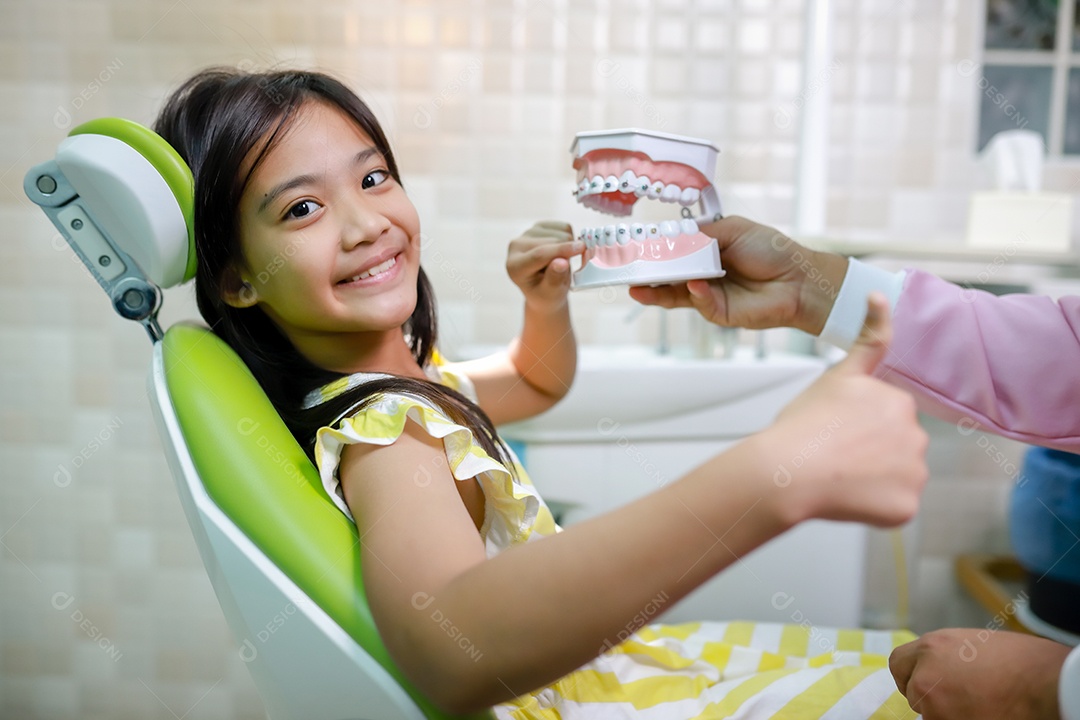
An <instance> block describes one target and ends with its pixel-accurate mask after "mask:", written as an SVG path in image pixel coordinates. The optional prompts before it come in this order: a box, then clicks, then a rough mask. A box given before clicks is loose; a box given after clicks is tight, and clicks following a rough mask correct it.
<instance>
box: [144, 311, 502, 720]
mask: <svg viewBox="0 0 1080 720" xmlns="http://www.w3.org/2000/svg"><path fill="white" fill-rule="evenodd" d="M162 342H163V348H162V349H163V360H164V370H165V377H166V383H167V385H168V388H169V395H170V397H171V399H172V401H173V404H174V406H175V408H176V414H177V418H178V420H179V424H180V428H181V431H182V432H183V435H184V439H185V441H186V442H187V445H188V448H189V450H190V452H191V456H192V459H193V461H194V464H195V468H196V470H197V471H198V473H199V476H200V477H201V478H202V481H203V484H204V485H205V487H206V491H207V493H208V494H209V496H210V497H211V498H212V499H213V500H214V502H215V503H217V505H218V506H219V507H220V508H221V510H222V511H223V512H224V513H225V514H226V515H227V516H228V517H229V518H230V519H231V520H232V521H233V522H234V523H236V525H237V527H239V528H240V530H241V531H243V532H244V533H245V534H246V535H247V536H248V537H249V538H250V539H251V540H252V542H254V543H255V545H256V546H258V548H259V549H260V550H262V551H263V552H264V553H265V554H266V556H267V557H268V558H269V559H270V560H271V561H273V562H274V563H275V564H276V565H277V566H278V567H279V568H280V569H281V570H282V571H283V572H284V573H285V575H287V576H288V577H289V578H290V579H291V580H292V581H293V582H295V583H296V585H297V586H298V587H299V588H300V589H301V590H303V591H304V592H305V593H307V595H308V596H309V597H310V598H311V599H312V600H313V601H314V602H315V603H316V604H318V605H319V607H321V608H322V609H323V610H324V611H325V612H326V614H327V615H329V616H330V617H331V618H332V619H333V620H334V621H335V622H337V623H338V624H339V625H340V626H341V627H342V628H343V629H344V630H345V632H347V633H348V634H349V635H350V636H351V637H352V638H353V639H354V640H356V642H357V643H358V644H359V645H360V646H361V647H362V648H364V650H366V651H367V652H368V654H369V655H371V656H372V657H373V658H374V659H375V660H376V661H377V662H378V663H379V664H380V665H382V666H383V667H384V668H385V669H386V670H387V671H388V672H389V673H390V674H391V675H392V676H393V677H394V678H395V679H397V680H398V682H399V683H401V685H402V687H403V688H404V689H405V690H406V691H407V692H408V693H409V695H410V696H411V697H412V698H413V700H414V701H415V702H416V704H417V705H419V706H420V708H421V709H422V711H423V712H424V714H425V715H426V716H427V717H428V718H433V719H441V718H448V717H449V716H447V715H446V714H445V713H442V712H440V711H439V710H438V709H436V708H435V707H434V706H433V705H432V704H431V702H430V701H429V700H428V699H427V698H425V697H424V696H423V695H421V694H420V693H419V692H418V691H417V690H416V689H415V688H414V687H413V686H412V685H411V684H410V683H409V682H408V681H407V680H406V679H405V678H404V676H403V675H402V674H401V672H400V671H399V670H398V669H397V667H395V665H394V663H393V661H392V660H391V658H390V655H389V653H388V652H387V650H386V647H385V646H384V645H383V642H382V639H381V638H380V637H379V633H378V631H377V630H376V627H375V622H374V620H373V619H372V617H371V611H370V609H369V608H368V604H367V600H366V597H365V594H364V583H363V579H362V576H361V571H360V540H359V538H358V536H357V532H356V526H355V525H354V524H353V523H352V522H350V521H349V519H348V518H346V517H345V516H344V515H343V514H342V513H341V512H340V511H339V510H338V509H337V508H336V507H335V506H334V505H333V503H332V502H331V501H330V499H329V498H328V497H327V496H326V492H325V491H324V490H323V487H322V483H321V481H320V479H319V474H318V471H317V470H316V469H315V467H314V465H312V463H311V461H310V460H308V458H307V456H306V455H305V454H304V451H303V450H302V449H301V448H300V446H299V444H298V443H297V442H296V440H295V439H294V438H293V436H292V434H291V433H290V432H289V430H288V429H287V428H286V426H285V424H284V422H282V420H281V418H280V417H279V416H278V414H277V412H276V411H275V410H274V408H273V406H272V405H271V404H270V401H269V400H268V399H267V397H266V394H265V393H264V392H263V390H262V388H261V387H260V386H259V384H258V382H257V381H256V380H255V378H254V376H252V374H251V372H250V371H249V370H248V369H247V367H246V366H245V365H244V363H243V362H242V361H241V360H240V358H239V357H238V356H237V355H236V353H235V352H233V350H232V349H231V348H230V347H229V346H228V345H226V344H225V342H224V341H222V340H221V339H220V338H218V337H217V336H216V335H214V334H213V333H212V332H210V331H209V330H207V329H206V328H203V327H197V326H194V325H188V324H178V325H174V326H173V327H171V328H169V330H168V332H167V333H166V334H165V338H164V339H163V341H162ZM471 717H474V718H477V719H479V718H490V717H491V716H490V715H488V714H486V713H485V714H480V715H474V716H471Z"/></svg>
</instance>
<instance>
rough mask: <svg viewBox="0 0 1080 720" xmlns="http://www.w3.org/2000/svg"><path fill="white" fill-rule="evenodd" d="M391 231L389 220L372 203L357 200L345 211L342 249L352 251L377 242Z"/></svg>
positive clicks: (360, 199)
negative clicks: (358, 246) (364, 244)
mask: <svg viewBox="0 0 1080 720" xmlns="http://www.w3.org/2000/svg"><path fill="white" fill-rule="evenodd" d="M389 229H390V220H389V218H387V217H386V216H385V215H384V214H382V213H381V212H379V211H378V209H377V208H375V207H373V206H372V203H370V202H366V201H365V200H364V199H363V198H357V199H355V200H353V201H351V202H350V203H348V207H347V209H346V210H345V214H344V218H343V220H342V229H341V244H342V247H343V248H344V249H345V250H350V249H352V248H354V247H356V246H357V245H360V244H362V243H370V242H375V241H376V240H378V239H379V238H380V237H381V236H382V234H383V233H385V232H386V231H387V230H389Z"/></svg>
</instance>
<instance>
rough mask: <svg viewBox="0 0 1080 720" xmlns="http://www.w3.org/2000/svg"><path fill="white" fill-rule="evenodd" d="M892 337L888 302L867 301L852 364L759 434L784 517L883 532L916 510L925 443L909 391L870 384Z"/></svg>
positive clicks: (829, 375) (840, 366) (829, 374)
mask: <svg viewBox="0 0 1080 720" xmlns="http://www.w3.org/2000/svg"><path fill="white" fill-rule="evenodd" d="M891 337H892V324H891V320H890V315H889V307H888V302H887V301H886V299H885V298H884V297H883V296H882V295H880V294H874V295H871V297H870V299H869V301H868V303H867V314H866V321H865V322H864V324H863V328H862V332H861V333H860V335H859V338H858V339H857V340H856V341H855V344H854V346H852V348H851V351H850V352H849V353H848V356H847V357H846V358H844V359H843V360H842V361H840V362H839V363H837V364H836V365H834V366H833V367H832V368H830V369H829V370H827V371H826V372H825V373H824V374H823V375H822V376H821V377H820V378H819V379H818V380H817V382H815V383H814V384H813V385H811V386H810V387H809V388H807V389H806V390H805V391H804V392H803V393H802V394H801V395H799V396H798V397H797V398H795V400H793V401H792V402H791V403H790V404H789V405H788V406H787V407H786V408H784V410H783V411H781V413H780V415H779V417H778V418H777V419H776V422H775V423H774V424H773V425H772V426H771V427H769V428H768V429H766V430H765V431H764V432H763V433H761V435H760V436H759V440H760V441H762V442H763V443H764V446H763V451H764V452H765V453H767V456H768V457H770V458H771V459H772V460H773V461H775V463H776V470H775V472H774V473H773V482H774V484H775V486H776V492H775V493H774V496H773V497H774V499H775V500H776V502H777V507H778V511H779V512H780V515H781V517H783V518H785V519H786V520H787V521H788V522H791V523H796V522H800V521H802V520H805V519H808V518H823V519H830V520H853V521H859V522H865V523H869V524H871V525H877V526H879V527H888V526H893V525H899V524H901V523H903V522H906V521H907V520H909V519H910V518H911V517H912V516H913V515H914V514H915V511H916V510H917V509H918V504H919V495H920V493H921V491H922V488H923V485H924V484H925V482H926V478H927V468H926V446H927V442H928V438H927V435H926V433H925V432H924V431H923V429H922V428H921V427H920V426H919V424H918V421H917V417H916V410H915V401H914V399H913V398H912V397H911V395H909V394H908V393H906V392H904V391H903V390H899V389H897V388H894V387H892V386H890V385H887V384H886V383H884V382H882V381H880V380H878V379H876V378H874V377H872V376H871V373H873V372H874V369H875V368H876V367H877V366H878V364H879V363H880V362H881V360H882V358H884V356H885V353H886V351H887V350H888V345H889V340H890V339H891Z"/></svg>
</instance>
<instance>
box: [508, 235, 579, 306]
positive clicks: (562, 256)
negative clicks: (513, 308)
mask: <svg viewBox="0 0 1080 720" xmlns="http://www.w3.org/2000/svg"><path fill="white" fill-rule="evenodd" d="M584 250H585V243H583V242H581V241H579V240H574V235H573V230H572V229H571V227H570V225H569V224H568V223H564V222H558V221H554V220H544V221H541V222H538V223H536V224H535V225H533V226H532V227H531V228H529V229H528V230H526V231H525V232H524V234H522V236H521V237H519V238H516V239H514V240H511V241H510V248H509V250H508V252H507V257H506V272H507V273H508V274H509V275H510V279H511V280H513V281H514V284H515V285H517V286H518V287H519V288H521V292H522V293H523V294H524V295H525V304H526V306H529V307H531V308H533V309H537V310H554V309H557V308H560V307H562V306H563V305H565V304H566V293H567V291H569V289H570V258H571V257H573V256H574V255H580V254H581V253H582V252H584Z"/></svg>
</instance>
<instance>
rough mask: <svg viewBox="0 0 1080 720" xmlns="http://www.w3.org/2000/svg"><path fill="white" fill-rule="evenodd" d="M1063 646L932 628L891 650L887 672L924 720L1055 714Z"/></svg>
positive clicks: (1016, 719) (1000, 719)
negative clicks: (888, 671) (929, 631)
mask: <svg viewBox="0 0 1080 720" xmlns="http://www.w3.org/2000/svg"><path fill="white" fill-rule="evenodd" d="M1068 654H1069V648H1068V647H1067V646H1065V645H1061V644H1060V643H1056V642H1054V641H1052V640H1047V639H1045V638H1040V637H1035V636H1034V635H1023V634H1021V633H1014V632H1005V631H998V632H991V631H989V630H973V629H966V628H965V629H948V630H935V631H934V632H931V633H927V634H926V635H923V636H922V637H920V638H919V639H918V640H915V641H913V642H909V643H907V644H906V645H901V646H900V647H898V648H896V649H895V650H893V652H892V655H891V656H890V657H889V669H890V670H891V671H892V674H893V677H894V678H896V686H897V687H898V688H900V692H901V693H902V694H903V695H904V697H906V698H907V701H908V704H910V705H911V709H912V710H914V711H915V712H917V713H921V714H922V716H923V718H925V720H954V719H955V720H967V719H968V718H979V720H1006V719H1007V720H1026V719H1027V718H1032V719H1034V718H1039V719H1040V720H1041V719H1042V718H1057V717H1059V714H1060V710H1059V708H1058V676H1059V675H1060V674H1061V666H1062V665H1063V664H1064V663H1065V657H1066V656H1067V655H1068Z"/></svg>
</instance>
